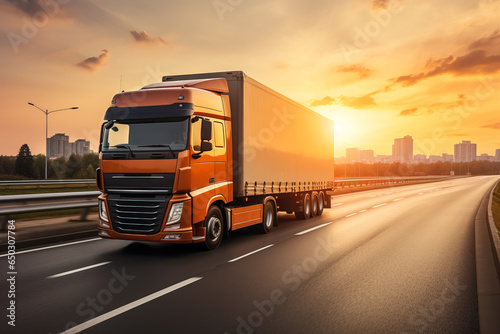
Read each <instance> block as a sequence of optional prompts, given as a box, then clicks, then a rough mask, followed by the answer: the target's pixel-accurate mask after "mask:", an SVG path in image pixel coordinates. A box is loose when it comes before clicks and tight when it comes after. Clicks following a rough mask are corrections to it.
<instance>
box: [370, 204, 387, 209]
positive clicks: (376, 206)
mask: <svg viewBox="0 0 500 334" xmlns="http://www.w3.org/2000/svg"><path fill="white" fill-rule="evenodd" d="M386 204H387V203H382V204H379V205H375V206H374V207H373V208H374V209H375V208H379V207H381V206H382V205H386Z"/></svg>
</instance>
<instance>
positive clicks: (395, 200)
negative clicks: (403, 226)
mask: <svg viewBox="0 0 500 334" xmlns="http://www.w3.org/2000/svg"><path fill="white" fill-rule="evenodd" d="M402 199H404V198H396V199H393V200H392V201H393V202H397V201H400V200H402Z"/></svg>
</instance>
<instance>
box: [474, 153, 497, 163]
mask: <svg viewBox="0 0 500 334" xmlns="http://www.w3.org/2000/svg"><path fill="white" fill-rule="evenodd" d="M476 160H477V161H491V162H493V161H495V157H494V156H492V155H489V154H486V153H483V154H481V155H480V156H478V157H477V158H476Z"/></svg>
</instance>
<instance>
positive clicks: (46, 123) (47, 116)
mask: <svg viewBox="0 0 500 334" xmlns="http://www.w3.org/2000/svg"><path fill="white" fill-rule="evenodd" d="M28 104H29V105H30V106H33V107H35V108H37V109H39V110H40V111H41V112H43V113H44V114H45V180H47V161H48V160H47V159H48V156H49V152H48V145H47V141H48V140H49V114H52V113H53V112H56V111H64V110H71V109H78V107H72V108H65V109H57V110H50V111H49V110H48V109H45V110H43V109H42V108H40V107H38V106H36V105H34V104H33V103H31V102H28Z"/></svg>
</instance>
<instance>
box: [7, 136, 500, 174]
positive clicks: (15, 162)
mask: <svg viewBox="0 0 500 334" xmlns="http://www.w3.org/2000/svg"><path fill="white" fill-rule="evenodd" d="M98 166H99V156H98V155H97V154H96V153H89V154H85V155H84V156H80V155H76V154H72V155H71V156H70V157H69V158H68V159H66V158H65V157H60V158H57V159H49V160H48V169H47V174H48V178H49V179H93V178H94V177H95V170H96V169H97V167H98ZM451 172H453V173H454V175H467V174H470V175H494V174H500V162H489V161H473V162H470V163H467V162H462V163H454V162H443V161H439V162H435V163H419V164H407V163H400V162H393V163H374V164H364V163H352V164H336V165H335V176H336V177H363V176H364V177H367V176H372V177H376V176H386V177H387V176H426V175H450V174H451ZM43 178H45V155H43V154H37V155H35V156H33V155H32V154H31V151H30V148H29V146H28V145H27V144H24V145H22V146H21V148H20V149H19V153H18V155H17V156H15V157H12V156H0V180H20V179H35V180H41V179H43Z"/></svg>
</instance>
